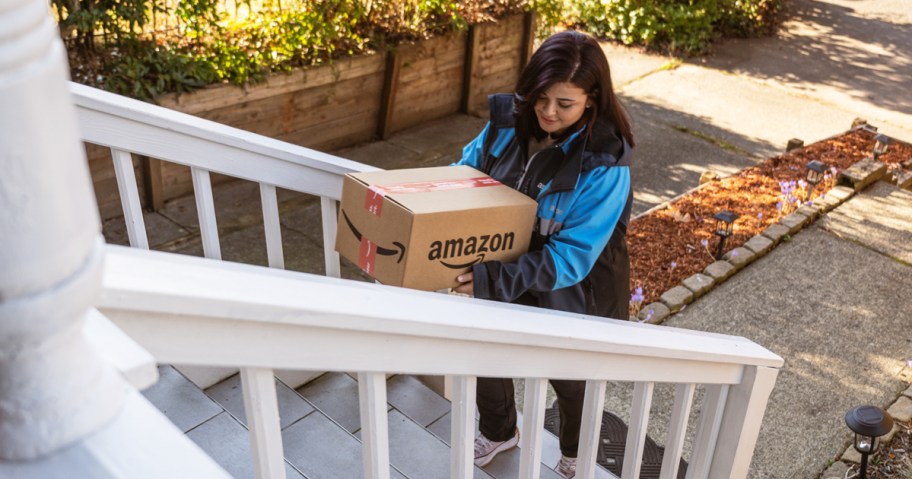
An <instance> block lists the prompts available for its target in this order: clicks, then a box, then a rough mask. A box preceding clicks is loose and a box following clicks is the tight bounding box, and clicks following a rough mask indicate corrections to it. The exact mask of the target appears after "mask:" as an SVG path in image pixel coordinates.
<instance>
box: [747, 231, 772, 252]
mask: <svg viewBox="0 0 912 479" xmlns="http://www.w3.org/2000/svg"><path fill="white" fill-rule="evenodd" d="M774 245H775V243H774V241H773V240H772V239H770V238H767V237H766V236H763V235H757V236H754V237H753V238H751V239H749V240H747V242H746V243H744V247H745V248H747V249H749V250H751V251H753V252H754V253H756V254H757V255H759V256H762V255H764V254H766V253H767V252H768V251H769V250H771V249H773V246H774Z"/></svg>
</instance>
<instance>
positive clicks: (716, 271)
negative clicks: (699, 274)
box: [703, 260, 737, 283]
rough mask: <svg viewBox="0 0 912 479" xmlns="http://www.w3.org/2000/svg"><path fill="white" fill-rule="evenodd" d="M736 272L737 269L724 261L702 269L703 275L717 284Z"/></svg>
mask: <svg viewBox="0 0 912 479" xmlns="http://www.w3.org/2000/svg"><path fill="white" fill-rule="evenodd" d="M736 271H737V269H736V268H735V267H734V266H732V264H731V263H729V262H728V261H725V260H719V261H716V262H714V263H711V264H710V265H708V266H707V267H706V268H704V269H703V273H704V274H706V275H707V276H709V277H711V278H712V279H714V280H716V282H717V283H719V282H722V281H725V280H726V279H728V277H729V276H731V275H733V274H735V272H736Z"/></svg>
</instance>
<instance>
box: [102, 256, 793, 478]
mask: <svg viewBox="0 0 912 479" xmlns="http://www.w3.org/2000/svg"><path fill="white" fill-rule="evenodd" d="M99 309H101V310H102V311H103V312H104V313H105V314H106V315H107V316H108V317H109V318H111V319H112V321H114V322H115V323H116V324H117V325H118V326H119V327H121V328H122V329H124V331H126V332H127V333H128V334H129V335H130V336H131V337H134V338H136V339H137V341H139V342H140V343H141V344H142V345H143V347H145V348H146V349H147V350H149V351H150V352H151V353H152V354H153V356H155V357H156V359H158V360H159V361H162V362H173V363H181V364H191V365H201V366H228V365H231V366H239V367H242V368H266V369H295V368H317V369H320V370H326V371H359V372H360V373H364V374H367V373H371V374H378V376H370V377H373V378H377V377H379V374H380V373H386V372H395V373H408V374H437V375H441V374H446V375H455V376H464V377H468V378H474V377H475V376H503V377H538V378H541V377H548V378H554V379H586V380H588V381H589V384H590V386H592V385H593V384H595V383H594V381H609V380H611V381H616V380H620V381H635V382H636V383H637V386H638V387H637V389H638V390H640V394H638V399H637V400H636V401H635V403H634V408H635V409H636V411H634V413H633V414H632V421H633V423H632V424H631V431H630V434H628V453H632V454H634V455H635V456H639V455H640V454H641V451H642V441H643V438H645V424H646V422H647V417H648V410H649V402H650V399H651V393H652V389H653V388H652V386H653V384H654V383H655V382H671V383H688V384H691V383H692V384H706V385H710V386H712V385H725V386H726V387H728V386H729V385H730V386H733V387H735V388H737V389H739V391H741V392H740V393H739V394H737V395H732V396H728V397H727V400H725V399H723V401H722V403H723V404H721V406H722V408H723V409H722V410H719V407H718V406H719V405H716V404H710V407H709V409H708V412H707V413H708V414H710V417H708V418H703V419H701V425H703V424H707V425H709V427H714V425H715V424H718V423H716V420H717V419H718V418H719V415H721V414H723V413H724V414H725V416H724V420H723V421H722V422H721V424H718V427H715V430H710V431H708V432H704V433H701V434H704V436H703V437H705V434H709V435H710V436H716V437H720V440H719V442H720V444H721V443H723V442H724V443H725V444H724V445H725V447H724V448H723V450H727V451H731V454H732V455H733V456H735V457H724V458H720V452H719V449H717V448H716V445H715V442H712V441H707V440H705V439H702V438H701V439H700V441H702V442H701V449H700V450H695V457H697V458H698V460H699V461H700V463H699V464H695V466H697V467H700V468H704V469H705V470H707V471H708V472H707V475H706V476H697V477H729V476H730V477H744V476H743V475H741V472H742V471H743V474H745V475H746V472H747V465H749V462H750V456H751V455H752V453H753V446H754V444H755V442H756V435H757V434H759V420H758V418H757V417H756V416H757V415H758V414H759V416H760V417H762V412H763V411H764V410H765V407H766V400H767V397H768V395H769V392H770V391H771V390H772V385H773V382H774V381H775V371H776V369H775V368H779V367H780V366H781V365H782V359H781V358H780V357H778V356H776V355H775V354H773V353H771V352H769V351H768V350H766V349H764V348H762V347H760V346H758V345H757V344H755V343H752V342H750V341H748V340H746V339H744V338H739V337H732V336H723V335H717V334H711V333H702V332H694V331H688V330H678V329H674V328H669V327H664V326H652V325H644V324H636V323H631V322H623V321H616V320H604V319H603V318H595V317H587V316H584V315H578V314H569V313H558V312H553V311H547V310H541V309H536V308H528V307H523V306H517V305H509V304H501V303H495V302H482V301H475V300H470V299H467V298H461V297H456V296H444V295H439V294H433V293H425V292H420V291H413V290H407V289H402V288H394V287H387V286H382V285H376V284H371V283H360V282H351V281H344V280H340V279H336V278H327V277H323V276H316V275H308V274H303V273H293V272H288V271H281V270H272V269H267V268H262V267H256V266H249V265H241V264H236V263H227V262H219V261H212V260H208V259H203V258H194V257H188V256H179V255H171V254H167V253H159V252H148V251H142V250H138V249H130V248H123V247H115V246H109V247H108V250H107V258H106V262H105V274H104V279H103V294H102V297H101V300H100V303H99ZM254 332H255V334H253V333H254ZM302 345H306V347H302ZM428 350H433V351H434V352H435V355H434V356H433V357H428V356H427V355H426V354H422V353H423V352H426V351H428ZM351 351H358V354H351ZM416 357H421V358H422V359H421V360H420V361H416V360H414V358H416ZM745 381H746V382H745ZM373 383H377V384H373V386H374V388H376V387H379V383H378V381H376V380H375V381H373ZM589 389H590V391H589V392H588V393H587V394H588V395H590V402H592V403H594V404H597V402H596V401H597V399H596V398H595V397H594V396H593V395H597V394H600V392H599V388H596V389H595V390H592V387H590V388H589ZM601 389H602V390H603V388H601ZM372 394H376V393H372ZM375 402H377V400H370V401H368V404H373V403H375ZM682 402H684V403H686V402H687V401H682ZM373 405H374V406H376V405H375V404H373ZM460 407H463V408H464V407H466V405H464V404H463V405H461V406H460ZM593 407H594V406H590V407H589V408H588V409H587V414H588V415H596V414H595V413H600V408H597V409H599V410H598V411H594V409H593ZM368 411H369V413H370V414H372V415H374V416H375V417H374V419H372V421H374V426H373V427H374V428H375V430H376V431H378V433H379V431H382V430H383V429H384V427H385V423H384V422H383V421H385V415H379V414H377V411H376V408H374V409H370V410H368ZM679 414H683V412H679ZM466 416H467V414H466V412H465V411H462V412H460V417H463V418H465V417H466ZM533 416H535V415H533ZM469 417H471V416H469ZM590 419H591V418H589V417H588V416H587V420H590ZM591 420H594V421H598V418H595V419H591ZM599 422H600V421H599ZM597 423H598V422H597ZM465 427H466V425H464V424H462V425H457V426H454V428H453V430H454V431H456V430H464V429H465ZM677 427H679V428H680V427H682V426H677ZM591 435H592V431H588V434H587V436H591ZM722 438H724V441H723V439H722ZM463 439H464V438H454V440H463ZM371 440H372V441H376V438H373V439H371ZM461 446H462V445H461ZM702 448H705V449H708V450H704V449H702ZM583 449H589V446H586V447H585V448H583ZM673 449H676V450H678V449H679V448H677V447H674V448H673ZM378 451H379V453H380V454H382V453H384V452H386V451H385V450H384V449H383V445H382V444H377V443H376V442H374V443H373V444H371V445H370V448H369V449H367V450H366V452H369V453H370V458H368V459H366V461H367V462H369V464H371V467H372V468H378V467H382V465H383V464H385V461H384V459H383V458H382V457H377V456H376V455H377V454H378ZM530 453H532V454H534V453H535V451H530ZM675 453H677V451H675ZM588 455H591V453H590V454H587V456H588ZM745 455H746V458H745V457H744V456H745ZM455 459H457V458H455V457H454V460H455ZM674 459H675V460H677V458H674ZM671 460H672V459H671V458H670V459H669V461H671ZM625 463H627V462H626V461H625ZM634 464H635V463H634ZM718 464H721V466H719V465H718ZM527 467H528V465H527ZM635 467H636V466H634V468H632V469H631V471H635V470H636V469H635ZM532 469H534V467H533V468H532ZM456 470H458V471H459V472H460V473H463V474H464V473H465V469H464V468H463V467H458V468H456V469H454V471H456ZM583 471H585V472H587V473H589V472H590V471H591V469H589V467H588V466H584V468H583ZM624 477H635V475H629V474H628V473H626V472H625V474H624Z"/></svg>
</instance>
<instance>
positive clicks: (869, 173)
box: [839, 158, 887, 191]
mask: <svg viewBox="0 0 912 479" xmlns="http://www.w3.org/2000/svg"><path fill="white" fill-rule="evenodd" d="M886 173H887V165H885V164H883V163H881V162H879V161H875V160H873V159H871V158H865V159H864V160H861V161H859V162H857V163H855V164H854V165H852V166H850V167H849V168H846V169H845V170H842V172H840V173H839V184H840V185H844V186H851V187H852V188H854V189H855V191H860V190H863V189H864V188H865V187H866V186H868V185H870V184H871V183H874V182H875V181H877V180H879V179H881V178H882V177H883V176H884V175H885V174H886Z"/></svg>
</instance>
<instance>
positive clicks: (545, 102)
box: [535, 82, 589, 134]
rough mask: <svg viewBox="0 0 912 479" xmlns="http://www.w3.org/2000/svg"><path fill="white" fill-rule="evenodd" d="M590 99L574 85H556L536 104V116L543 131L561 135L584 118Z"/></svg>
mask: <svg viewBox="0 0 912 479" xmlns="http://www.w3.org/2000/svg"><path fill="white" fill-rule="evenodd" d="M588 102H589V97H588V96H587V95H586V92H585V91H584V90H583V89H582V88H579V87H577V86H575V85H573V84H572V83H568V82H563V83H555V84H554V85H551V87H550V88H548V89H547V90H545V92H544V93H542V95H541V96H540V97H538V100H536V102H535V116H536V117H538V125H539V126H540V127H541V129H542V130H545V132H547V133H551V134H561V133H563V132H564V130H566V129H567V128H569V127H571V126H573V124H574V123H576V122H577V121H579V119H580V118H582V116H583V113H584V112H585V111H586V106H587V105H588Z"/></svg>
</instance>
